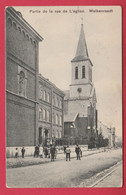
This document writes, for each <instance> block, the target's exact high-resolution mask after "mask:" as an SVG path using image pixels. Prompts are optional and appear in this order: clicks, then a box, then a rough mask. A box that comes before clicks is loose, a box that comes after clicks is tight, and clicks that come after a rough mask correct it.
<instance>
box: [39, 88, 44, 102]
mask: <svg viewBox="0 0 126 195" xmlns="http://www.w3.org/2000/svg"><path fill="white" fill-rule="evenodd" d="M42 95H43V92H42V86H41V85H40V87H39V99H42Z"/></svg>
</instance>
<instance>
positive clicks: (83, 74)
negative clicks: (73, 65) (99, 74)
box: [82, 66, 85, 79]
mask: <svg viewBox="0 0 126 195" xmlns="http://www.w3.org/2000/svg"><path fill="white" fill-rule="evenodd" d="M84 78H85V66H82V79H84Z"/></svg>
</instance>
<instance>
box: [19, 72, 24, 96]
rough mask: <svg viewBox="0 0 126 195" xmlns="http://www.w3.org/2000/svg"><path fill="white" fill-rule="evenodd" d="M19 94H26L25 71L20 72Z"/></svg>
mask: <svg viewBox="0 0 126 195" xmlns="http://www.w3.org/2000/svg"><path fill="white" fill-rule="evenodd" d="M19 95H22V96H25V74H24V72H23V71H20V73H19Z"/></svg>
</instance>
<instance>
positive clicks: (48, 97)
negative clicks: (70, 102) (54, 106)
mask: <svg viewBox="0 0 126 195" xmlns="http://www.w3.org/2000/svg"><path fill="white" fill-rule="evenodd" d="M47 102H50V94H49V93H47Z"/></svg>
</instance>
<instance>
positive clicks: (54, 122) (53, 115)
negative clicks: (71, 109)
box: [53, 113, 55, 124]
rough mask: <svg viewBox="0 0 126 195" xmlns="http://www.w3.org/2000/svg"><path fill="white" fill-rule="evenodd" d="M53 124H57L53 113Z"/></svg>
mask: <svg viewBox="0 0 126 195" xmlns="http://www.w3.org/2000/svg"><path fill="white" fill-rule="evenodd" d="M53 123H54V124H55V113H53Z"/></svg>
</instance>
